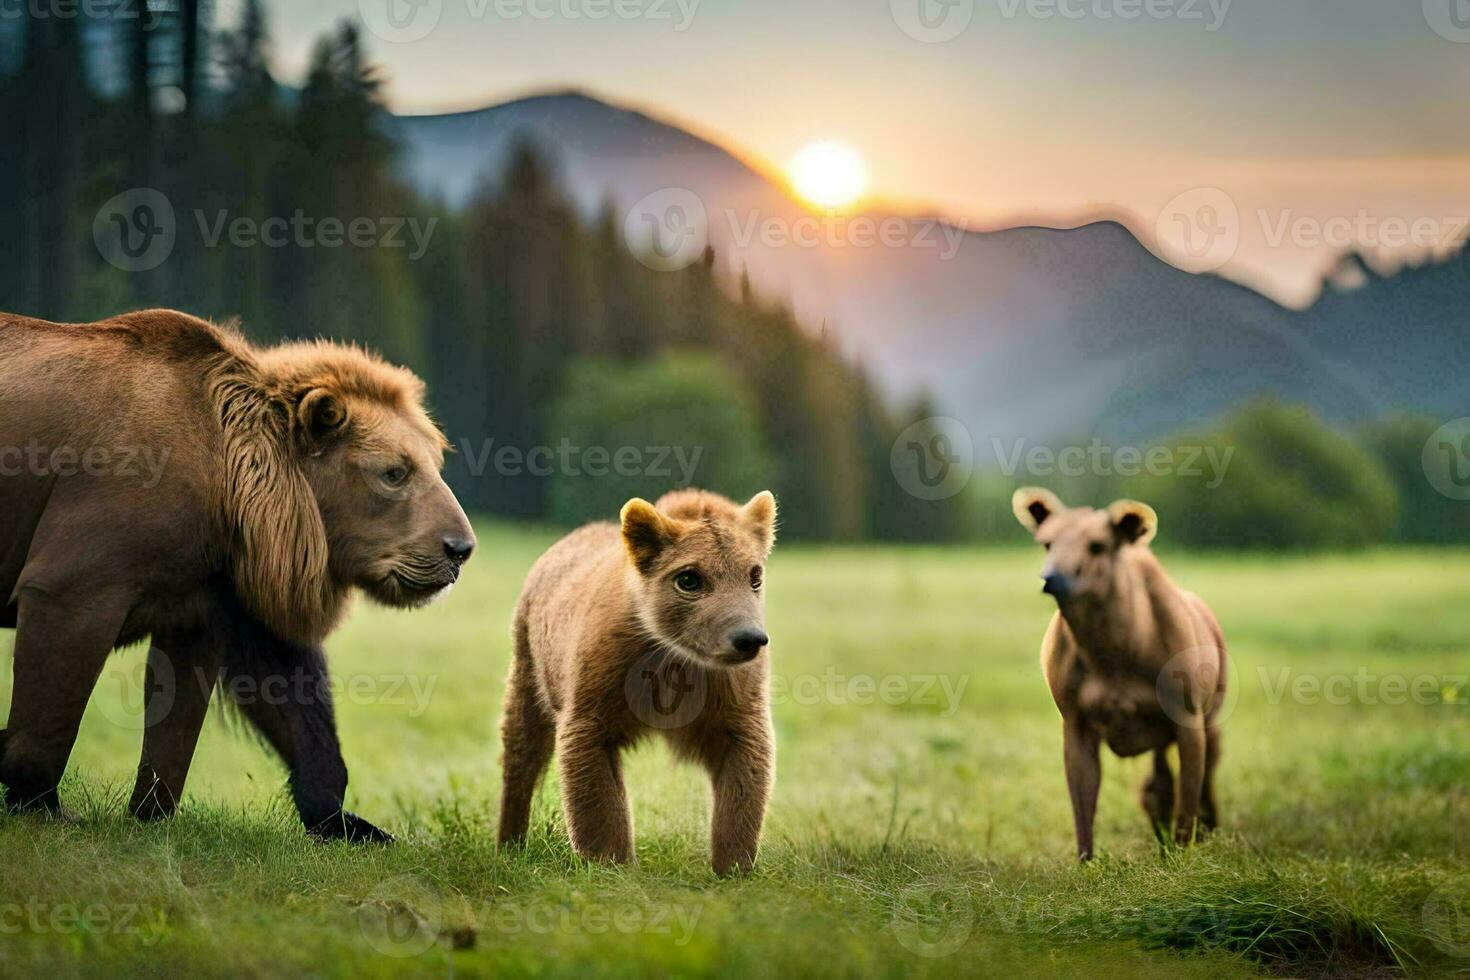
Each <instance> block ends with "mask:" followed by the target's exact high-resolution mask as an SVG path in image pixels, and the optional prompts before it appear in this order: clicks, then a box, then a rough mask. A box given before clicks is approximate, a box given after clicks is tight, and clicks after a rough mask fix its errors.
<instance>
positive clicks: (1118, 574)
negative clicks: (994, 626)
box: [1011, 487, 1226, 861]
mask: <svg viewBox="0 0 1470 980" xmlns="http://www.w3.org/2000/svg"><path fill="white" fill-rule="evenodd" d="M1011 505H1012V507H1013V509H1014V510H1015V513H1016V519H1017V520H1019V521H1020V522H1021V525H1022V526H1023V527H1025V528H1026V530H1028V531H1030V532H1031V533H1032V534H1033V535H1035V537H1036V541H1037V543H1038V544H1040V545H1042V546H1043V547H1045V548H1046V552H1047V555H1046V563H1045V565H1043V567H1042V570H1041V577H1042V580H1043V582H1045V585H1044V586H1043V588H1042V591H1043V592H1045V593H1046V594H1048V595H1050V596H1051V597H1052V598H1054V599H1055V600H1056V602H1057V613H1056V615H1054V616H1053V617H1052V620H1051V625H1050V626H1049V627H1048V628H1047V631H1046V638H1045V639H1044V640H1042V642H1041V669H1042V672H1043V673H1044V674H1045V675H1046V682H1047V685H1048V686H1049V687H1050V688H1051V693H1052V697H1053V698H1054V699H1055V700H1056V703H1057V708H1058V709H1060V711H1061V713H1062V751H1063V759H1064V762H1065V765H1066V770H1067V789H1068V790H1069V792H1070V793H1071V797H1072V815H1073V820H1074V822H1075V824H1076V830H1077V856H1078V857H1080V858H1081V859H1082V860H1084V861H1086V860H1088V859H1089V858H1091V857H1092V818H1093V814H1094V812H1095V811H1096V808H1097V791H1098V784H1099V782H1100V781H1101V777H1102V768H1101V762H1100V760H1099V758H1098V746H1099V743H1101V742H1103V741H1106V742H1107V743H1108V747H1109V748H1111V749H1112V750H1113V751H1114V752H1116V753H1117V754H1118V755H1121V756H1125V757H1126V756H1135V755H1139V754H1141V753H1144V752H1149V751H1151V752H1153V754H1154V759H1153V763H1154V764H1153V773H1152V774H1151V775H1150V776H1149V777H1148V778H1147V779H1146V780H1145V782H1144V784H1143V808H1144V811H1145V812H1146V813H1147V814H1148V816H1149V819H1150V820H1151V821H1152V822H1153V825H1154V830H1155V832H1156V833H1157V834H1158V835H1159V837H1160V840H1161V841H1162V840H1164V839H1165V834H1166V833H1167V829H1168V827H1169V825H1170V823H1172V824H1173V827H1174V831H1173V836H1174V840H1175V841H1176V842H1178V843H1181V844H1185V843H1188V842H1189V841H1191V840H1192V839H1193V838H1194V836H1195V834H1196V833H1197V832H1203V831H1208V830H1211V829H1213V828H1214V826H1215V823H1216V820H1217V813H1216V809H1215V763H1216V762H1218V761H1219V759H1220V728H1219V717H1218V716H1219V711H1220V705H1221V703H1222V701H1223V700H1224V698H1225V674H1226V669H1225V668H1226V659H1225V638H1224V636H1223V635H1222V634H1221V632H1220V624H1219V623H1218V622H1216V620H1215V616H1214V614H1213V613H1211V612H1210V609H1209V607H1208V606H1206V605H1205V604H1204V601H1203V600H1201V599H1200V597H1199V596H1197V595H1194V594H1193V593H1191V592H1186V591H1184V590H1183V589H1181V588H1179V587H1178V586H1177V585H1175V584H1174V583H1173V582H1172V581H1170V579H1169V576H1168V575H1166V574H1165V573H1164V568H1163V566H1162V565H1160V564H1159V560H1158V559H1157V558H1155V557H1154V555H1153V552H1152V551H1151V550H1149V547H1148V543H1149V541H1150V540H1152V538H1153V536H1154V532H1155V531H1156V530H1157V528H1158V518H1157V517H1156V516H1155V515H1154V511H1153V508H1152V507H1149V506H1148V505H1147V504H1141V503H1139V502H1137V501H1136V500H1119V501H1117V502H1116V503H1114V504H1113V505H1112V506H1110V507H1108V509H1107V510H1093V509H1092V508H1091V507H1078V508H1068V507H1065V506H1063V504H1062V502H1061V501H1060V500H1058V499H1057V498H1056V495H1055V494H1053V493H1051V492H1050V491H1047V490H1042V489H1038V488H1035V487H1027V488H1024V489H1021V490H1017V491H1016V494H1015V496H1014V497H1013V498H1012V501H1011ZM1176 742H1177V743H1178V745H1179V785H1178V792H1177V793H1176V792H1175V785H1174V775H1173V773H1172V772H1170V770H1169V757H1168V750H1169V746H1170V745H1171V744H1174V743H1176Z"/></svg>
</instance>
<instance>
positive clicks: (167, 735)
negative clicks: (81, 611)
mask: <svg viewBox="0 0 1470 980" xmlns="http://www.w3.org/2000/svg"><path fill="white" fill-rule="evenodd" d="M223 661H224V648H223V644H222V642H221V638H220V637H219V636H217V635H216V634H215V632H214V630H213V629H211V628H209V627H205V628H203V629H200V630H196V631H190V632H185V633H171V634H164V635H161V636H158V637H156V638H155V645H154V646H153V647H152V648H151V649H150V650H149V651H148V683H147V688H146V693H145V702H144V709H143V717H144V724H145V727H144V729H143V758H142V760H141V761H140V762H139V763H138V781H137V783H136V785H135V786H134V788H133V799H132V802H131V803H130V804H129V809H130V810H131V812H132V814H133V816H135V817H137V818H138V819H139V820H158V819H161V818H163V817H169V816H172V815H173V813H174V811H175V810H177V809H178V805H179V800H180V799H182V798H183V795H184V781H185V780H186V779H187V778H188V776H189V766H190V764H191V763H192V762H193V761H194V749H195V747H196V746H197V745H198V744H199V732H200V730H201V729H203V727H204V717H205V715H206V714H207V713H208V712H209V699H210V696H211V695H213V693H214V689H215V684H216V682H217V681H218V680H219V671H220V666H221V664H222V663H223Z"/></svg>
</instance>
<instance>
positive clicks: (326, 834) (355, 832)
mask: <svg viewBox="0 0 1470 980" xmlns="http://www.w3.org/2000/svg"><path fill="white" fill-rule="evenodd" d="M306 832H307V833H308V834H310V835H311V836H312V837H315V838H316V839H317V840H320V841H329V840H342V841H346V842H347V843H349V844H391V843H393V835H392V834H390V833H388V832H387V831H386V830H380V829H379V828H377V827H375V826H373V825H372V824H370V823H368V822H367V821H366V820H364V819H363V818H362V817H359V816H358V815H357V814H355V813H349V812H348V811H346V810H338V811H337V812H336V813H334V814H332V815H331V816H330V817H328V818H327V819H325V820H323V821H321V822H320V823H318V824H316V825H315V826H312V827H309V828H307V831H306Z"/></svg>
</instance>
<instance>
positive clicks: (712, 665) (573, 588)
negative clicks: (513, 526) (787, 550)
mask: <svg viewBox="0 0 1470 980" xmlns="http://www.w3.org/2000/svg"><path fill="white" fill-rule="evenodd" d="M775 537H776V499H775V497H773V496H771V494H770V493H769V492H766V493H760V494H757V495H756V496H755V497H754V498H752V499H751V501H750V502H749V503H747V504H746V505H745V506H744V507H740V506H737V505H736V504H734V503H732V502H731V501H729V500H727V499H725V498H724V497H721V496H718V495H717V494H712V493H705V492H704V491H701V490H692V489H691V490H679V491H675V492H673V493H670V494H667V495H665V496H664V497H663V498H661V499H660V500H659V501H658V503H657V505H654V504H649V503H648V502H647V501H645V500H639V499H634V500H630V501H628V503H627V504H626V505H625V506H624V507H623V511H622V526H621V527H619V526H618V525H616V524H612V523H598V524H589V525H587V526H586V527H583V528H581V529H579V530H577V531H574V532H572V533H571V534H569V535H567V536H566V537H565V538H563V539H562V540H561V541H559V542H558V543H557V544H555V545H554V546H553V547H552V548H551V550H550V551H548V552H547V553H546V554H545V555H543V556H542V557H541V560H540V561H538V562H537V563H536V565H535V567H533V568H532V569H531V573H530V575H529V576H528V577H527V579H526V585H525V588H524V590H523V591H522V592H521V598H520V603H519V605H518V607H517V609H516V617H515V659H514V662H513V663H512V665H511V671H510V681H509V686H508V690H507V692H506V704H505V719H504V721H503V723H502V725H501V739H502V743H503V749H504V756H503V759H502V768H503V770H504V773H505V786H504V792H503V794H502V796H501V801H500V842H501V843H502V844H506V843H512V842H517V841H520V840H522V839H523V838H524V837H525V835H526V827H527V823H528V822H529V819H530V810H531V797H532V794H533V793H534V791H535V788H536V782H537V780H538V779H539V778H540V776H541V773H542V772H543V771H544V770H545V768H546V763H547V761H548V760H549V759H550V757H551V754H552V750H553V748H554V749H555V751H556V756H557V763H558V767H557V773H558V776H559V778H560V781H561V793H562V806H563V809H564V811H565V813H566V822H567V830H568V832H569V833H570V835H571V840H572V847H573V848H574V849H575V850H576V852H577V853H578V854H580V855H582V856H583V857H586V858H592V859H598V860H608V861H618V862H629V861H632V860H634V857H633V819H632V814H631V813H630V811H629V809H628V797H627V793H626V792H625V791H624V789H623V776H622V768H621V764H620V753H621V752H622V750H623V749H624V748H626V747H628V746H629V745H632V744H633V743H634V742H636V741H637V740H638V739H640V738H642V737H643V736H644V735H646V734H648V733H649V732H651V731H658V732H660V733H661V734H662V735H663V736H664V737H666V738H667V739H668V740H669V744H670V746H671V747H672V749H673V751H674V753H675V754H676V755H677V756H679V757H680V758H683V759H687V760H690V761H693V762H696V763H699V764H700V765H702V766H704V768H705V769H706V770H707V771H708V772H709V774H710V778H711V780H712V781H713V784H714V813H713V817H712V819H711V822H710V845H711V850H712V854H713V863H714V869H715V871H716V872H717V873H718V874H721V875H723V874H726V873H728V872H730V871H731V870H734V869H737V868H738V869H739V870H741V871H747V870H749V869H750V867H751V866H752V865H753V864H754V863H755V857H756V849H757V847H758V846H759V843H760V833H761V824H762V822H763V821H764V819H765V811H766V799H767V798H768V797H769V795H770V791H771V784H772V781H773V779H774V776H775V755H776V744H775V734H774V732H773V731H772V729H771V711H770V696H769V682H770V662H769V658H768V657H767V656H765V655H764V653H765V650H766V645H767V643H768V642H769V640H768V638H767V637H766V633H765V615H764V608H763V606H764V602H763V577H764V565H765V561H766V559H767V557H769V555H770V553H771V548H772V546H773V544H774V543H775Z"/></svg>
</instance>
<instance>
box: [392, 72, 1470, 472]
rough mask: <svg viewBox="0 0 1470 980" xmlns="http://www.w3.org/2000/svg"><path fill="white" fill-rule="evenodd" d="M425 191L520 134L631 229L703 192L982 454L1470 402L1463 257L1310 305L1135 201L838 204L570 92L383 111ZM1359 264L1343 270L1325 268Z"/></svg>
mask: <svg viewBox="0 0 1470 980" xmlns="http://www.w3.org/2000/svg"><path fill="white" fill-rule="evenodd" d="M390 126H391V127H392V129H393V131H394V134H395V135H396V136H397V138H398V139H399V141H400V143H401V145H402V147H403V152H404V164H405V167H406V173H407V175H408V177H409V179H410V180H411V181H412V183H413V184H415V185H416V186H417V187H418V189H420V190H421V191H423V192H425V193H428V194H430V195H433V196H436V197H438V198H441V199H443V200H445V201H447V202H448V203H450V204H459V203H462V202H463V201H465V200H466V199H467V198H468V197H469V196H470V195H472V194H473V193H474V191H475V189H476V187H478V186H479V184H480V182H482V181H486V180H493V179H495V176H496V175H497V174H498V173H499V172H500V170H501V168H502V167H503V165H504V162H505V160H506V158H507V155H508V153H509V152H510V149H511V147H512V146H513V145H514V144H515V142H516V141H517V140H530V141H531V142H533V143H535V144H536V145H538V146H539V147H541V148H542V149H543V151H544V152H545V153H546V154H547V155H548V157H549V158H550V159H552V160H553V161H554V162H555V165H556V167H557V169H558V176H559V179H560V180H561V182H562V184H563V186H564V188H565V190H566V193H567V194H568V196H569V198H570V199H571V200H572V201H573V202H574V203H575V204H576V205H577V206H578V207H579V208H580V209H581V210H583V211H584V212H585V213H587V214H589V215H590V214H592V213H594V212H595V211H596V210H597V209H599V208H600V207H603V206H604V205H605V204H607V203H608V202H611V204H612V205H613V206H614V207H616V208H618V209H619V210H620V212H623V213H627V212H629V211H631V212H633V220H632V221H630V222H629V228H630V231H632V232H635V233H636V229H637V228H638V227H639V225H640V221H646V220H650V219H648V217H647V216H646V215H644V214H642V213H640V210H648V211H651V212H652V213H653V215H654V217H653V219H652V220H662V219H664V218H666V217H667V215H668V213H669V212H668V206H669V204H670V203H671V202H673V203H675V204H678V205H679V206H680V207H681V208H682V210H681V211H680V212H679V217H680V220H681V221H683V220H685V219H687V218H688V217H689V215H688V213H687V212H689V211H700V212H702V226H701V227H702V230H703V233H704V234H705V235H706V236H707V239H708V242H709V244H711V245H712V246H713V247H714V249H715V253H716V256H717V260H718V261H719V262H720V263H721V265H722V267H723V268H725V269H726V270H727V271H728V272H729V273H730V278H731V280H732V281H734V280H735V278H736V277H738V275H740V273H741V272H742V271H743V272H744V273H745V274H747V275H748V276H749V278H750V282H751V285H752V287H753V288H754V289H755V290H756V291H757V293H758V294H760V295H762V296H764V297H769V298H771V299H772V300H779V301H781V302H785V303H788V304H789V305H790V306H791V307H792V308H793V310H794V312H795V313H796V314H797V316H798V317H799V318H800V319H801V320H802V322H804V323H805V324H807V325H808V326H809V327H811V328H812V329H821V330H826V331H828V332H829V334H830V335H832V336H835V337H836V338H837V340H838V341H839V342H840V344H841V345H842V348H843V349H844V350H845V351H846V352H848V353H849V354H850V356H852V357H854V358H856V359H857V360H859V361H860V362H861V363H862V364H863V365H864V367H865V368H866V370H867V371H868V372H869V373H870V374H871V375H872V376H873V377H874V378H876V379H877V380H878V382H879V383H880V384H881V386H882V387H883V388H885V390H887V391H888V392H889V393H890V394H891V395H893V396H894V397H897V398H901V399H903V398H911V397H914V396H916V395H917V394H918V393H919V392H926V393H928V394H929V395H931V396H932V399H933V401H934V402H935V403H936V404H937V405H938V411H940V412H941V413H942V414H946V415H950V416H953V417H955V418H957V419H959V420H960V421H961V422H962V423H963V424H964V425H965V427H966V428H967V429H968V430H969V432H970V434H971V437H972V439H973V441H974V444H975V447H976V451H977V454H978V455H979V456H980V457H981V458H982V460H983V458H984V457H985V456H987V455H988V454H989V453H990V451H991V449H992V447H997V448H998V447H999V446H1000V445H1001V444H1003V443H1005V444H1008V445H1013V444H1014V440H1017V439H1025V440H1032V441H1046V442H1052V443H1057V442H1061V441H1074V440H1080V439H1091V438H1093V437H1097V438H1101V439H1104V440H1110V441H1114V442H1123V441H1143V440H1149V439H1154V438H1158V437H1161V436H1165V435H1168V434H1171V433H1175V432H1178V431H1181V430H1186V429H1189V428H1192V427H1196V426H1200V425H1203V424H1206V423H1208V422H1209V421H1211V420H1213V419H1215V418H1217V417H1218V416H1219V415H1221V414H1222V413H1224V412H1225V411H1227V410H1228V409H1229V408H1231V407H1233V406H1235V405H1238V404H1240V403H1241V402H1243V401H1245V400H1247V399H1249V398H1252V397H1255V396H1259V395H1272V396H1275V397H1277V398H1280V399H1282V400H1285V401H1290V402H1299V403H1304V404H1307V405H1309V406H1311V407H1313V408H1314V409H1315V410H1317V411H1318V412H1319V413H1320V414H1321V415H1322V416H1324V417H1325V418H1327V419H1329V420H1331V421H1334V422H1337V423H1341V424H1351V423H1354V422H1357V421H1362V420H1365V419H1369V418H1374V417H1378V416H1381V415H1384V414H1386V413H1388V412H1390V411H1394V410H1403V411H1411V412H1417V413H1422V414H1427V415H1431V416H1435V417H1437V418H1440V419H1447V418H1453V417H1455V416H1457V415H1461V414H1464V413H1465V406H1466V405H1467V404H1470V398H1467V396H1470V374H1467V373H1466V372H1465V370H1464V366H1465V364H1466V363H1467V359H1466V355H1467V353H1470V334H1467V331H1466V329H1465V311H1466V309H1467V301H1470V259H1467V257H1466V256H1465V255H1464V254H1463V253H1462V254H1460V255H1457V256H1453V257H1451V258H1450V259H1448V260H1445V261H1443V262H1441V263H1439V264H1435V265H1430V266H1425V267H1419V268H1413V269H1407V270H1403V271H1401V272H1400V273H1398V274H1396V275H1393V276H1388V277H1384V276H1379V275H1377V274H1375V273H1374V272H1373V270H1372V269H1371V268H1370V267H1368V266H1367V265H1366V264H1363V263H1362V262H1361V261H1360V260H1359V259H1357V257H1356V256H1345V257H1344V260H1343V263H1344V268H1343V270H1342V271H1343V273H1344V274H1343V275H1341V276H1338V277H1334V279H1333V280H1332V281H1330V282H1329V283H1328V284H1326V285H1324V290H1323V293H1322V295H1321V297H1320V298H1319V299H1318V300H1317V301H1316V302H1315V303H1314V305H1313V306H1311V307H1309V308H1308V309H1305V310H1292V309H1288V308H1286V307H1283V306H1281V305H1279V304H1277V303H1275V302H1274V301H1272V300H1270V299H1268V298H1266V297H1264V296H1262V295H1261V294H1259V293H1257V292H1255V291H1253V290H1251V289H1249V288H1247V287H1246V286H1243V285H1240V284H1237V283H1234V282H1231V281H1229V280H1227V279H1224V278H1221V277H1218V276H1214V275H1209V274H1194V273H1190V272H1186V271H1183V270H1180V269H1178V268H1175V267H1174V266H1172V265H1170V264H1168V263H1167V262H1165V261H1163V260H1162V259H1160V258H1159V257H1158V256H1156V255H1155V254H1154V252H1153V251H1151V250H1150V249H1149V248H1147V247H1145V245H1144V244H1143V242H1142V241H1141V236H1140V235H1139V234H1135V232H1134V231H1132V230H1130V227H1129V222H1127V220H1126V219H1120V218H1117V217H1099V218H1098V219H1097V220H1092V221H1088V222H1085V223H1082V224H1076V225H1071V226H1066V227H1042V226H1039V225H1038V226H1031V227H1016V228H1003V229H984V230H979V229H970V228H968V227H966V226H965V224H964V222H962V221H958V220H955V219H953V218H950V219H942V218H939V217H927V216H922V215H914V214H906V213H902V212H900V211H898V210H896V209H874V210H868V211H864V212H862V213H861V214H857V215H831V214H825V213H823V212H820V211H813V210H811V209H809V208H808V207H807V206H806V205H804V204H803V203H801V202H800V201H799V200H798V199H797V198H796V197H795V195H794V194H792V193H791V191H790V190H789V189H788V188H786V187H785V186H784V185H783V184H782V183H781V182H780V181H779V180H776V179H774V178H772V177H770V176H768V175H766V174H764V173H762V172H761V170H760V169H759V168H757V167H755V166H752V165H751V164H748V163H746V162H745V161H742V160H741V159H740V158H739V157H738V156H737V155H736V154H735V153H733V152H731V151H730V150H729V149H727V148H725V147H722V146H719V145H717V144H716V143H713V142H710V141H708V140H705V139H703V138H701V137H699V136H696V135H694V134H693V133H691V132H689V131H687V130H685V129H683V128H680V127H679V126H677V125H674V124H672V123H670V122H667V121H663V120H659V119H655V118H652V117H650V116H649V115H646V114H644V113H642V112H638V111H635V110H632V109H628V108H622V107H619V106H615V105H611V104H609V103H607V102H604V101H602V100H599V99H596V98H593V97H591V96H589V95H586V94H583V93H579V92H563V93H553V94H547V95H540V96H534V97H530V98H525V99H520V100H517V101H513V102H508V103H505V104H501V105H496V106H492V107H489V108H485V109H480V110H476V111H471V112H460V113H453V114H448V115H436V116H397V117H392V118H391V120H390ZM1337 282H1351V283H1352V286H1351V287H1348V286H1341V285H1335V284H1334V283H1337Z"/></svg>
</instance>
